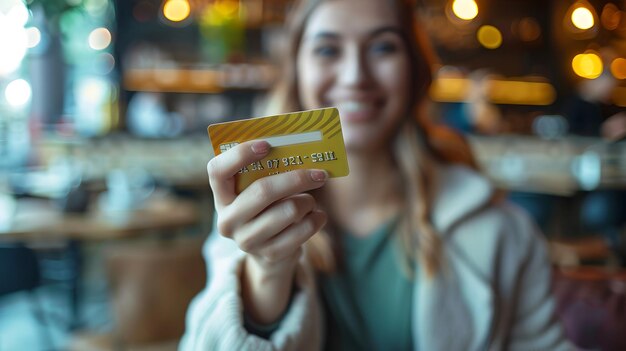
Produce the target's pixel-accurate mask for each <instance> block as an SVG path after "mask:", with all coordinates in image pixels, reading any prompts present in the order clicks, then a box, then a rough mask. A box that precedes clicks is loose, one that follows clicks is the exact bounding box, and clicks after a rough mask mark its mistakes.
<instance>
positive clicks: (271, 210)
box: [207, 141, 328, 323]
mask: <svg viewBox="0 0 626 351" xmlns="http://www.w3.org/2000/svg"><path fill="white" fill-rule="evenodd" d="M269 150H270V145H269V143H267V142H265V141H251V142H245V143H242V144H239V145H237V146H235V147H233V148H232V149H230V150H228V151H226V152H225V153H223V154H221V155H218V156H216V157H214V158H213V159H212V160H211V161H210V162H209V164H208V166H207V170H208V173H209V181H210V184H211V189H212V190H213V196H214V199H215V209H216V212H217V229H218V231H219V233H220V234H221V235H223V236H225V237H227V238H231V239H233V240H234V241H235V242H236V243H237V245H238V246H239V248H240V249H241V250H243V251H245V252H247V253H248V256H247V257H246V262H245V265H244V269H243V272H242V277H241V279H242V288H243V289H242V290H243V291H242V297H243V299H244V308H245V309H246V310H247V311H246V312H247V313H249V314H250V316H251V317H252V318H253V319H254V320H255V321H257V322H259V323H271V322H273V321H275V320H276V319H277V318H278V317H280V315H281V314H282V312H283V311H284V309H285V308H286V305H287V303H288V301H289V296H290V293H291V288H292V284H293V275H294V269H295V266H296V263H297V260H298V258H299V257H300V252H301V247H302V245H303V244H304V243H305V242H306V241H307V240H308V239H309V238H310V237H311V236H313V235H314V234H315V233H317V232H318V231H319V230H320V228H321V227H322V226H323V225H324V224H325V223H326V214H325V213H324V212H322V211H319V210H316V203H315V199H314V198H313V196H311V195H310V194H307V193H305V192H306V191H309V190H313V189H317V188H320V187H321V186H323V185H324V184H325V182H326V179H327V178H328V175H327V173H326V172H325V171H322V170H295V171H292V172H287V173H281V174H277V175H273V176H269V177H265V178H261V179H258V180H257V181H255V182H254V183H252V184H251V185H250V186H248V187H247V188H246V189H245V190H244V191H243V192H241V194H239V195H237V194H236V192H235V175H236V174H237V173H238V172H239V170H240V169H241V168H243V167H244V166H246V165H249V164H251V163H253V162H256V161H259V160H261V159H262V158H263V157H265V156H267V154H268V153H269Z"/></svg>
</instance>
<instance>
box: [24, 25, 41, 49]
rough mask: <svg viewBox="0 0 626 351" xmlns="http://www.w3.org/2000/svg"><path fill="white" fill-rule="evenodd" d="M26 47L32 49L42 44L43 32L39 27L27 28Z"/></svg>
mask: <svg viewBox="0 0 626 351" xmlns="http://www.w3.org/2000/svg"><path fill="white" fill-rule="evenodd" d="M26 38H27V39H26V46H27V47H28V48H29V49H32V48H34V47H36V46H37V45H39V43H40V42H41V32H40V31H39V28H37V27H30V28H26Z"/></svg>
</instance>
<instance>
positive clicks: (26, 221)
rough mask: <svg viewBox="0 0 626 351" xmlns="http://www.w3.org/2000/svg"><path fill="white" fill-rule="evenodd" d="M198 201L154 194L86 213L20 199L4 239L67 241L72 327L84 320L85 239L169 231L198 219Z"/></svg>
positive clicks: (0, 239) (1, 235)
mask: <svg viewBox="0 0 626 351" xmlns="http://www.w3.org/2000/svg"><path fill="white" fill-rule="evenodd" d="M199 219H200V216H199V213H198V210H197V207H196V205H195V204H194V203H193V202H191V201H184V200H179V199H172V198H153V199H150V200H149V201H148V202H146V205H145V206H144V207H142V208H139V209H135V210H132V211H130V212H117V213H104V212H101V211H97V210H94V211H91V212H87V213H84V214H68V213H63V212H61V211H60V210H59V209H58V208H56V207H55V206H53V204H51V203H50V202H49V201H43V200H35V199H25V200H19V201H18V205H17V210H16V213H15V215H14V216H13V219H12V221H11V223H10V224H9V225H8V227H6V226H5V227H4V228H2V227H0V244H3V243H21V244H27V245H28V244H40V243H45V242H59V241H61V242H63V243H64V244H65V245H64V247H65V257H67V262H68V267H67V268H68V270H69V271H70V272H71V274H70V278H69V284H70V296H69V299H70V305H71V313H72V317H71V321H70V325H69V328H70V329H71V330H74V329H78V328H79V327H80V326H81V323H80V321H79V315H80V310H79V306H80V298H81V289H80V278H81V271H82V261H83V258H82V254H81V245H82V243H84V242H93V241H106V240H119V239H124V238H130V237H136V236H139V235H146V234H150V233H158V234H161V235H163V234H169V233H171V232H172V231H176V230H178V229H181V228H185V227H188V226H192V225H194V224H197V223H198V222H199Z"/></svg>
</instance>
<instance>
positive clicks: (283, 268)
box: [246, 253, 300, 281]
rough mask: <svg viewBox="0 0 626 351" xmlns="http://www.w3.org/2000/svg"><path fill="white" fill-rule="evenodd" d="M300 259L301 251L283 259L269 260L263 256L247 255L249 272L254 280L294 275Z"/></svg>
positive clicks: (279, 278) (283, 278) (281, 278)
mask: <svg viewBox="0 0 626 351" xmlns="http://www.w3.org/2000/svg"><path fill="white" fill-rule="evenodd" d="M299 259H300V253H298V254H297V255H294V256H292V257H289V258H287V259H284V260H281V261H269V260H267V259H265V258H264V257H261V256H256V255H251V254H249V255H248V256H247V257H246V261H247V262H246V265H247V267H246V268H247V269H248V273H249V274H252V275H253V276H254V278H256V279H254V280H262V281H268V280H285V279H286V278H287V279H288V278H289V277H291V276H293V274H294V272H295V268H296V266H297V264H298V260H299Z"/></svg>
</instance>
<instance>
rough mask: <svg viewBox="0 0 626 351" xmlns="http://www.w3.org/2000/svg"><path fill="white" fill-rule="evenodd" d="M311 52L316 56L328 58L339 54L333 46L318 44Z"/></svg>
mask: <svg viewBox="0 0 626 351" xmlns="http://www.w3.org/2000/svg"><path fill="white" fill-rule="evenodd" d="M313 53H314V54H315V55H316V56H320V57H326V58H330V57H335V56H337V55H338V54H339V49H337V48H336V47H334V46H318V47H316V48H315V49H313Z"/></svg>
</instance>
